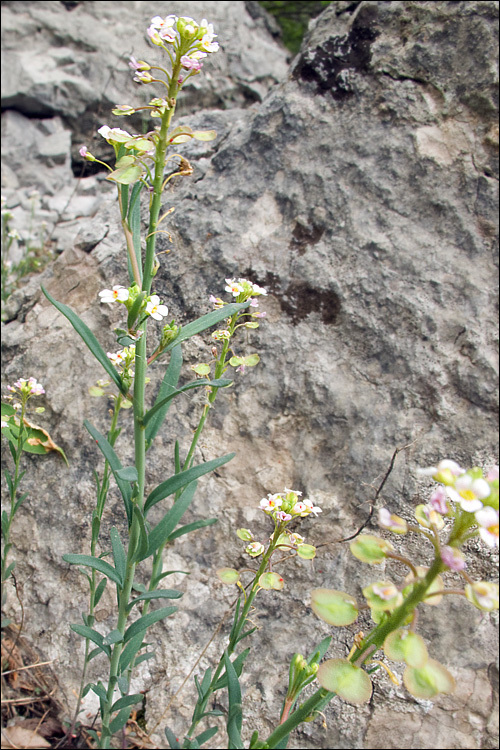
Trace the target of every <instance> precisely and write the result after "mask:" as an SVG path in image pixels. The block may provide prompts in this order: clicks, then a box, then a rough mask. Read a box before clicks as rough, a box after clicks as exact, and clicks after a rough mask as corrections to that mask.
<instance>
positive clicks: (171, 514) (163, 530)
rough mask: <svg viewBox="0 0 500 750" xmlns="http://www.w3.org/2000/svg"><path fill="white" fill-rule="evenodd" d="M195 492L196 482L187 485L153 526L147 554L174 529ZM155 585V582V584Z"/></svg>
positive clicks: (156, 547) (152, 551)
mask: <svg viewBox="0 0 500 750" xmlns="http://www.w3.org/2000/svg"><path fill="white" fill-rule="evenodd" d="M195 492H196V482H192V484H190V485H188V486H187V487H186V489H185V490H184V492H183V493H182V494H181V496H180V497H179V499H178V500H177V502H176V503H174V505H173V506H172V507H171V508H170V510H169V511H168V512H167V513H166V514H165V515H164V516H163V518H162V520H161V521H160V522H159V523H158V524H157V525H156V526H155V527H154V529H153V530H152V531H151V533H150V534H149V537H148V555H152V554H153V553H154V552H156V550H157V549H158V548H159V547H161V546H162V544H164V543H165V542H166V541H167V539H168V538H169V536H170V534H171V533H172V531H173V530H174V529H175V527H176V526H177V524H178V523H179V521H180V520H181V518H182V516H183V515H184V513H185V512H186V510H187V509H188V508H189V506H190V505H191V502H192V500H193V497H194V493H195ZM155 585H156V584H155Z"/></svg>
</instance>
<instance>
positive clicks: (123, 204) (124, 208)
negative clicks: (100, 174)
mask: <svg viewBox="0 0 500 750" xmlns="http://www.w3.org/2000/svg"><path fill="white" fill-rule="evenodd" d="M129 190H130V188H129V186H128V185H120V187H119V191H120V196H121V199H122V201H121V207H122V220H123V219H124V218H125V217H126V215H127V211H128V194H129ZM131 283H132V282H131Z"/></svg>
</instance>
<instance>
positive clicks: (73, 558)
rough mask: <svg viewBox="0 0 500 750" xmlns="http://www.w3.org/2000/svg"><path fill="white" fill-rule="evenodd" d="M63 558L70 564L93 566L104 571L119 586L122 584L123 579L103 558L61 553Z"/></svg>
mask: <svg viewBox="0 0 500 750" xmlns="http://www.w3.org/2000/svg"><path fill="white" fill-rule="evenodd" d="M63 560H64V561H65V562H67V563H70V565H83V566H84V567H86V568H94V569H95V570H98V571H99V572H100V573H104V575H105V576H107V577H108V578H110V579H111V580H112V581H114V582H115V583H117V584H118V585H119V586H120V587H121V586H123V581H122V580H121V578H120V576H119V574H118V572H117V571H116V570H115V569H114V568H113V566H112V565H110V564H109V563H107V562H106V561H105V560H101V559H100V558H99V557H91V556H90V555H63Z"/></svg>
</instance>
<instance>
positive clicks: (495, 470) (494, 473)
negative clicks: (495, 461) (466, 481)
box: [486, 466, 498, 482]
mask: <svg viewBox="0 0 500 750" xmlns="http://www.w3.org/2000/svg"><path fill="white" fill-rule="evenodd" d="M486 479H487V480H488V482H494V481H495V479H498V466H494V467H493V468H492V469H490V470H489V472H488V473H487V474H486Z"/></svg>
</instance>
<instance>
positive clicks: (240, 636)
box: [235, 627, 257, 645]
mask: <svg viewBox="0 0 500 750" xmlns="http://www.w3.org/2000/svg"><path fill="white" fill-rule="evenodd" d="M256 630H257V628H256V627H255V628H251V630H245V632H244V633H242V634H241V635H239V636H238V638H237V640H236V641H235V645H236V643H239V642H240V641H242V640H243V638H247V637H248V636H249V635H252V633H255V631H256Z"/></svg>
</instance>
